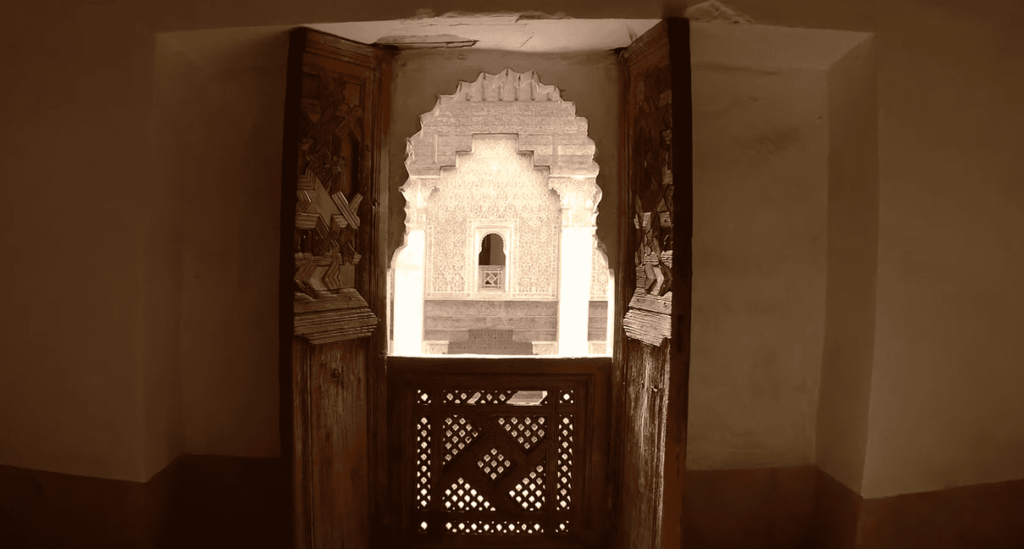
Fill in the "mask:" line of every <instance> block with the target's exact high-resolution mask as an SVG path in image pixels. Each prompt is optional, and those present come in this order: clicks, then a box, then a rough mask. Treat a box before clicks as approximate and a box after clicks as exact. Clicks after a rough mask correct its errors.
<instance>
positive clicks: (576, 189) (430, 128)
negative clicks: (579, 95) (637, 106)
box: [400, 69, 601, 226]
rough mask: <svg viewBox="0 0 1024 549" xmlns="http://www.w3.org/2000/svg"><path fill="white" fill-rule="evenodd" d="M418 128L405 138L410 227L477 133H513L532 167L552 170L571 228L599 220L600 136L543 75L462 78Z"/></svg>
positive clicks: (417, 222) (418, 223) (506, 72)
mask: <svg viewBox="0 0 1024 549" xmlns="http://www.w3.org/2000/svg"><path fill="white" fill-rule="evenodd" d="M420 126H421V129H420V131H419V132H418V133H417V134H416V135H414V136H412V137H411V138H409V139H408V140H407V142H406V161H405V167H406V170H407V171H408V173H409V180H408V181H407V182H406V183H405V185H403V186H402V187H401V189H400V190H401V192H402V194H403V196H405V199H406V224H407V226H422V223H423V221H424V210H423V209H424V208H425V207H426V206H427V201H426V198H427V197H428V196H429V195H430V193H431V192H432V191H433V190H434V189H435V188H436V187H437V184H438V182H439V180H440V175H441V170H442V168H454V167H455V166H456V164H457V158H458V156H459V153H470V152H471V151H472V145H473V135H474V134H515V135H517V136H518V139H517V149H518V152H520V153H526V154H529V155H530V156H532V163H533V166H535V167H538V168H542V167H546V168H548V173H549V175H550V177H551V179H550V182H551V184H550V187H551V188H552V189H554V190H555V191H556V192H558V193H559V196H560V198H561V201H562V207H563V209H566V208H568V209H571V210H572V211H566V212H564V214H563V221H564V222H565V223H566V226H595V225H596V216H597V204H598V203H599V202H600V200H601V190H600V188H599V187H598V186H597V174H598V171H599V168H598V166H597V163H596V162H594V153H595V145H594V141H593V140H592V139H590V138H589V137H588V136H587V131H588V124H587V120H586V118H583V117H581V116H576V105H575V104H574V103H573V102H571V101H565V100H563V99H562V98H561V93H560V92H559V90H558V88H557V87H555V86H551V85H545V84H543V83H541V82H540V79H539V77H538V76H537V73H535V72H534V71H529V72H525V73H519V72H515V71H512V70H510V69H505V70H504V71H502V72H500V73H498V74H485V73H480V75H479V76H478V77H477V79H476V81H474V82H461V83H460V84H459V86H458V88H457V89H456V91H455V93H454V94H451V95H439V96H438V101H437V104H436V105H435V106H434V108H433V109H432V110H431V111H430V112H428V113H425V114H423V115H421V116H420Z"/></svg>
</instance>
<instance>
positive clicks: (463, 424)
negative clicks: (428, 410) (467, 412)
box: [444, 416, 480, 463]
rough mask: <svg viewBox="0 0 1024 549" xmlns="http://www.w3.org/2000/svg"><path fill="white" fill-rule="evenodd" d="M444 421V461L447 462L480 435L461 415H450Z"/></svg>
mask: <svg viewBox="0 0 1024 549" xmlns="http://www.w3.org/2000/svg"><path fill="white" fill-rule="evenodd" d="M444 421H445V426H444V449H445V453H444V462H445V463H448V462H450V461H451V460H453V459H455V456H456V455H458V454H459V452H461V451H462V450H463V449H465V448H466V447H467V446H469V445H470V444H471V443H472V442H473V441H474V440H475V439H476V437H478V436H480V431H478V430H477V428H476V427H473V425H471V424H470V423H469V421H468V420H467V419H466V418H464V417H462V416H452V417H450V418H448V419H446V420H444Z"/></svg>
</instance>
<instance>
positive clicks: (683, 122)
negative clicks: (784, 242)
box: [660, 19, 693, 549]
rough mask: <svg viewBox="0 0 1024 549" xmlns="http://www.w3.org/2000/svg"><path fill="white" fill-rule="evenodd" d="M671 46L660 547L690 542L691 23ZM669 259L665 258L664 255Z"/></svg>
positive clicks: (677, 26)
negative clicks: (668, 336)
mask: <svg viewBox="0 0 1024 549" xmlns="http://www.w3.org/2000/svg"><path fill="white" fill-rule="evenodd" d="M668 33H669V50H670V56H671V58H672V59H681V60H686V62H677V63H676V67H677V69H676V70H673V71H672V89H673V90H675V101H676V105H677V108H676V109H674V110H673V111H672V126H673V127H674V128H677V132H676V139H675V140H674V141H673V142H672V164H673V165H672V171H673V172H674V173H675V181H674V185H675V200H674V205H675V214H674V216H673V217H674V223H673V226H672V230H673V243H674V246H673V247H674V255H676V256H678V257H677V259H678V261H676V262H675V263H673V258H672V256H671V255H670V256H669V257H668V266H669V267H670V268H671V269H672V280H673V283H672V290H673V293H674V294H675V297H674V299H673V300H672V316H673V318H674V319H675V326H674V331H673V345H672V353H671V361H670V368H669V371H668V372H667V374H666V375H667V377H668V380H667V382H666V383H667V386H668V387H667V389H668V391H667V403H666V410H665V429H664V430H663V432H664V433H665V435H664V436H665V439H664V444H663V447H664V457H663V465H662V467H663V474H662V475H663V485H664V488H663V496H662V520H661V534H660V538H661V543H660V546H661V549H682V548H683V547H685V546H686V540H685V539H684V535H685V523H686V522H685V521H686V520H687V517H686V505H685V503H686V486H685V480H686V477H685V475H686V433H687V429H686V425H687V418H688V414H687V410H688V408H689V390H690V389H689V386H690V311H691V308H690V305H691V293H692V288H693V248H692V240H693V143H692V141H693V109H692V99H691V96H690V89H691V88H690V63H689V59H690V22H689V21H687V20H686V19H669V20H668ZM662 261H663V262H664V261H665V259H664V258H663V259H662Z"/></svg>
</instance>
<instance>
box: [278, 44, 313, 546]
mask: <svg viewBox="0 0 1024 549" xmlns="http://www.w3.org/2000/svg"><path fill="white" fill-rule="evenodd" d="M304 49H305V34H304V33H301V32H292V33H291V35H290V36H289V45H288V69H287V75H286V80H287V81H286V84H285V117H284V135H283V139H282V142H283V151H282V158H281V204H282V205H281V229H280V230H281V232H280V246H281V248H280V261H279V265H280V274H279V284H280V285H279V294H278V342H279V358H278V359H279V364H280V368H279V370H280V371H279V375H278V381H279V384H280V393H279V395H280V399H281V406H280V418H279V426H280V433H281V455H282V457H283V459H284V461H285V464H286V466H287V469H288V471H289V472H290V479H289V480H290V482H291V488H292V489H291V490H288V497H289V500H290V501H289V502H288V504H289V508H291V509H292V515H291V517H290V520H289V528H290V534H291V535H290V536H289V538H290V539H291V543H292V547H294V548H296V549H301V548H305V547H309V535H308V532H307V530H306V529H307V526H308V525H309V524H310V521H309V520H308V518H307V517H306V513H307V512H308V508H309V506H308V502H306V501H305V495H306V490H305V486H307V485H308V482H307V480H306V479H305V478H304V473H305V470H306V468H305V466H304V459H305V454H304V452H303V448H304V447H305V445H304V443H303V442H302V441H303V440H304V436H305V433H304V432H303V428H302V427H303V425H305V424H306V422H307V421H308V420H307V419H306V417H305V415H304V414H303V409H304V403H303V401H304V395H306V390H305V386H304V384H303V383H302V379H301V377H300V376H301V375H302V373H303V370H302V368H301V367H299V366H300V365H302V364H305V352H306V349H305V348H304V340H298V338H295V337H294V328H293V321H294V314H293V310H292V303H293V302H294V299H295V289H294V287H295V284H294V282H292V277H293V276H294V274H295V264H294V250H293V247H292V241H293V239H294V235H295V207H294V206H293V203H294V201H295V198H294V197H295V196H296V185H297V179H296V177H295V175H296V170H297V166H298V157H299V149H298V148H297V147H295V146H294V145H295V143H298V141H299V132H300V130H299V114H300V112H299V98H301V97H302V52H303V50H304Z"/></svg>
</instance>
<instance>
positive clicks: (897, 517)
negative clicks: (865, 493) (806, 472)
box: [857, 480, 1024, 549]
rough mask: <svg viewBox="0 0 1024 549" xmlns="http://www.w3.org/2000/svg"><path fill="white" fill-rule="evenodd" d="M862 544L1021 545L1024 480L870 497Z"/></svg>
mask: <svg viewBox="0 0 1024 549" xmlns="http://www.w3.org/2000/svg"><path fill="white" fill-rule="evenodd" d="M858 537H859V542H858V544H857V549H954V548H955V549H960V548H979V549H980V548H984V549H1021V548H1022V547H1024V480H1014V481H1007V482H997V483H992V484H976V485H973V486H963V487H960V488H951V489H948V490H937V491H933V492H923V493H918V494H904V495H899V496H892V497H887V498H878V499H865V500H864V503H863V505H862V507H861V516H860V525H859V532H858Z"/></svg>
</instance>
